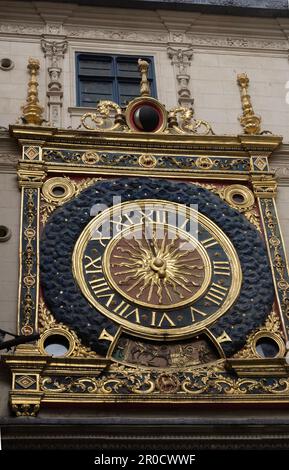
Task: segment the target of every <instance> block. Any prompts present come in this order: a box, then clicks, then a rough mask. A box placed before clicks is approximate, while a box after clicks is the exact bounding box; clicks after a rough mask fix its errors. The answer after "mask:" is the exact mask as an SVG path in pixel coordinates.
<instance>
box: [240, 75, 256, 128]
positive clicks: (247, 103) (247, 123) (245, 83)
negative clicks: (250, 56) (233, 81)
mask: <svg viewBox="0 0 289 470" xmlns="http://www.w3.org/2000/svg"><path fill="white" fill-rule="evenodd" d="M237 82H238V85H239V87H240V91H241V102H242V108H243V115H242V116H241V117H240V118H239V120H240V123H241V125H242V126H243V127H244V130H245V134H260V132H261V117H260V116H258V115H257V114H255V113H254V109H253V106H252V103H251V97H250V95H249V94H248V87H249V78H248V76H247V75H246V74H245V73H241V74H240V75H238V76H237Z"/></svg>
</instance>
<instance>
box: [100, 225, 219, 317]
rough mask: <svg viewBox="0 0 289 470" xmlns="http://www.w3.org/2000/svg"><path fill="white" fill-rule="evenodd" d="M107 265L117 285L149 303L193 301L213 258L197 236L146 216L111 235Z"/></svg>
mask: <svg viewBox="0 0 289 470" xmlns="http://www.w3.org/2000/svg"><path fill="white" fill-rule="evenodd" d="M103 269H104V272H105V274H106V277H107V279H108V281H109V283H110V284H111V285H112V286H113V288H114V289H115V290H116V291H118V292H120V293H121V295H123V296H124V297H126V298H127V299H128V300H130V301H131V302H136V303H138V304H140V305H143V306H145V307H149V308H151V309H155V308H158V309H159V308H161V309H164V308H172V307H174V308H178V307H180V306H182V305H186V304H190V303H192V302H193V301H194V300H195V299H196V298H197V297H200V295H202V293H203V292H204V291H205V290H206V288H207V287H208V284H209V282H210V278H211V264H210V259H209V257H208V255H207V253H206V251H205V249H204V248H203V247H202V245H201V243H199V242H198V241H197V239H196V238H195V237H193V236H192V235H190V234H189V233H187V232H185V231H184V230H182V229H180V228H177V227H174V226H170V225H167V224H160V223H154V222H153V223H152V224H148V223H145V221H144V223H142V224H137V225H134V226H133V227H131V228H128V229H126V230H123V231H122V232H120V233H119V234H118V235H116V236H115V237H114V238H113V239H112V240H111V241H110V243H109V244H108V246H107V249H106V250H105V253H104V258H103Z"/></svg>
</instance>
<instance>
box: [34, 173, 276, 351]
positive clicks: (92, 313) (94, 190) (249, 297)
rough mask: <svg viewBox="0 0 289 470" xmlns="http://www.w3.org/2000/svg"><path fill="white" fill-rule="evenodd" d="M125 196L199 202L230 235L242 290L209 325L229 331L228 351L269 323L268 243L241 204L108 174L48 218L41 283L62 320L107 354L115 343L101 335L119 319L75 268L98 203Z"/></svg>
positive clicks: (180, 186) (189, 187) (216, 331)
mask: <svg viewBox="0 0 289 470" xmlns="http://www.w3.org/2000/svg"><path fill="white" fill-rule="evenodd" d="M116 196H118V197H120V198H121V202H125V201H134V200H139V199H162V200H167V201H170V202H175V203H181V204H186V205H188V206H190V205H192V204H194V205H198V210H199V212H201V213H202V214H204V215H205V216H207V217H208V218H209V219H211V220H212V221H213V222H214V223H215V224H216V225H218V227H219V228H220V229H221V230H222V231H223V232H224V233H225V235H227V237H228V238H229V239H230V241H231V242H232V244H233V245H234V247H235V249H236V251H237V254H238V257H239V260H240V263H241V268H242V275H243V281H242V286H241V291H240V295H239V297H238V298H237V300H236V301H235V303H234V304H233V306H232V307H231V308H230V309H229V310H228V311H227V312H226V313H224V314H223V315H222V316H221V317H220V318H219V319H218V320H216V321H215V323H213V324H212V325H211V326H209V330H210V331H211V333H212V334H213V335H214V336H215V337H218V336H221V335H222V333H223V332H224V331H226V333H227V334H228V335H229V336H230V338H231V340H232V341H231V342H229V341H228V342H224V343H222V348H223V350H224V352H225V354H226V355H227V356H231V355H232V354H234V353H235V352H236V351H238V350H239V349H240V348H241V347H242V346H243V345H244V343H245V341H246V337H247V336H248V334H249V333H251V332H252V331H253V330H255V329H256V328H257V327H259V326H261V325H262V324H264V322H265V319H266V317H267V316H268V314H269V313H270V312H271V309H272V304H273V301H274V286H273V281H272V276H271V270H270V265H269V261H268V257H267V253H266V247H265V245H264V242H263V240H262V239H261V236H260V234H259V233H258V231H257V230H256V229H255V227H254V226H253V225H252V224H250V222H248V221H247V219H246V218H245V217H244V216H242V215H241V214H240V213H239V212H238V211H237V210H235V209H233V208H231V207H230V206H229V205H228V204H227V203H225V202H224V201H222V200H221V199H220V198H219V197H218V196H216V195H214V194H213V193H211V192H210V191H209V190H207V189H205V188H201V187H199V186H195V185H193V184H188V183H183V182H182V183H180V182H173V181H166V180H159V179H153V178H119V179H116V180H111V179H109V180H103V181H99V182H97V183H95V184H94V185H93V186H90V187H89V188H88V189H86V190H84V191H82V192H81V193H80V195H79V196H77V197H76V198H74V199H73V200H71V201H69V202H67V203H66V204H64V205H63V206H61V207H59V208H58V209H56V210H55V212H54V213H53V214H52V215H51V217H50V218H49V220H48V222H47V224H46V226H45V228H44V231H43V234H42V237H41V244H40V255H41V264H40V272H41V286H42V290H43V296H44V300H45V303H46V304H47V306H48V308H49V309H50V311H51V313H52V314H53V315H54V317H55V319H56V320H57V321H58V322H62V323H64V324H65V325H67V326H69V327H71V328H73V329H74V331H75V332H76V333H77V335H78V336H79V337H80V338H81V340H82V342H83V343H84V344H85V345H87V346H89V347H90V348H92V349H93V350H95V351H96V352H98V353H100V354H103V355H105V354H106V353H107V350H108V347H109V345H110V343H109V342H108V341H106V340H99V339H98V338H99V336H100V334H101V332H102V331H103V329H105V330H106V331H107V332H108V333H109V334H111V335H112V336H114V335H115V333H116V331H117V330H118V325H117V324H116V323H114V321H113V320H111V319H108V318H107V317H105V316H104V315H102V314H101V313H100V312H98V311H97V310H96V309H95V308H94V307H93V306H92V305H91V304H90V303H89V302H88V300H87V299H86V298H85V297H84V296H83V294H82V293H81V291H80V289H79V287H78V285H77V283H76V281H75V279H74V276H73V272H72V253H73V250H74V245H75V243H76V241H77V239H78V237H79V236H80V234H81V232H82V231H83V229H84V228H85V226H86V225H87V224H88V223H89V222H90V221H91V215H90V209H91V207H92V206H94V205H95V204H105V205H106V206H107V207H111V206H112V204H113V197H116Z"/></svg>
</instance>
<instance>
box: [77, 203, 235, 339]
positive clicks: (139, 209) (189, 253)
mask: <svg viewBox="0 0 289 470" xmlns="http://www.w3.org/2000/svg"><path fill="white" fill-rule="evenodd" d="M73 272H74V276H75V279H76V281H77V283H78V285H79V287H80V289H81V291H82V293H83V294H84V296H85V297H86V298H87V299H88V300H89V301H90V303H91V304H92V305H93V306H94V307H95V308H96V309H97V310H98V311H100V312H101V313H102V314H104V315H106V316H108V317H109V318H111V319H113V320H114V321H115V322H117V323H118V324H119V325H121V326H122V327H123V328H124V329H125V330H126V331H129V332H131V333H133V334H137V335H140V336H143V337H147V338H153V339H157V338H159V339H163V338H164V337H165V338H169V339H170V338H171V339H172V338H180V337H184V336H188V335H191V334H192V333H195V332H198V331H200V330H202V329H204V328H205V327H206V326H207V325H209V324H211V323H212V322H214V321H215V320H216V319H217V318H219V317H220V316H221V315H222V314H223V313H225V312H226V311H227V310H228V309H229V308H230V307H231V305H232V304H233V302H234V301H235V299H236V298H237V296H238V295H239V291H240V287H241V281H242V274H241V268H240V263H239V259H238V256H237V253H236V251H235V249H234V247H233V245H232V244H231V242H230V240H229V239H228V238H227V237H226V235H225V234H224V233H223V232H222V231H221V230H220V229H219V228H218V227H217V225H216V224H214V223H213V222H212V221H211V220H209V219H208V218H207V217H205V216H204V215H202V214H200V213H198V211H197V210H195V209H194V208H191V207H186V206H183V205H181V204H176V203H172V202H168V201H163V200H139V201H133V202H125V203H123V204H119V205H117V206H113V207H111V208H110V209H106V210H104V211H103V212H101V213H100V214H99V215H97V216H96V217H95V218H94V219H93V220H92V221H91V222H90V223H89V224H88V225H87V226H86V228H85V229H84V231H83V232H82V234H81V236H80V237H79V239H78V241H77V243H76V245H75V248H74V252H73Z"/></svg>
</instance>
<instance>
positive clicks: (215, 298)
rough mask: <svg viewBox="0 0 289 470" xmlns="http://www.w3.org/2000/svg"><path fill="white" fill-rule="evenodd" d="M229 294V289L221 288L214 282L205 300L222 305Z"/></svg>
mask: <svg viewBox="0 0 289 470" xmlns="http://www.w3.org/2000/svg"><path fill="white" fill-rule="evenodd" d="M227 292H228V288H227V287H223V286H220V285H219V284H216V283H215V282H213V284H212V285H211V287H210V289H209V292H208V293H207V295H206V296H205V299H207V300H209V301H210V302H213V303H214V304H216V305H220V304H221V303H222V301H223V300H224V298H225V297H226V294H227Z"/></svg>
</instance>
